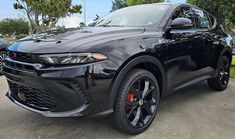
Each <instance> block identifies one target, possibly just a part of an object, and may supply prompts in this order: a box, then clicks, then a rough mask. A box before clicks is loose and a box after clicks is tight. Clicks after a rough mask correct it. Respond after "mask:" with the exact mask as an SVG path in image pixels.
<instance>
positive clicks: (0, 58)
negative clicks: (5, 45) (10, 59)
mask: <svg viewBox="0 0 235 139" xmlns="http://www.w3.org/2000/svg"><path fill="white" fill-rule="evenodd" d="M6 55H7V53H6V52H5V51H0V76H1V75H3V67H2V66H3V61H4V59H5V57H6Z"/></svg>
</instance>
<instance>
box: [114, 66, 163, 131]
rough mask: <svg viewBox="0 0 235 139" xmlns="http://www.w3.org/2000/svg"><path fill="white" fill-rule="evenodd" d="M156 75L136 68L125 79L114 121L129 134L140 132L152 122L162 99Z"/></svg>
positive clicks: (117, 101) (121, 87)
mask: <svg viewBox="0 0 235 139" xmlns="http://www.w3.org/2000/svg"><path fill="white" fill-rule="evenodd" d="M159 94H160V93H159V86H158V82H157V80H156V78H155V76H154V75H153V74H152V73H151V72H149V71H147V70H143V69H134V70H132V71H131V72H129V73H128V75H127V76H126V78H125V79H124V80H123V82H122V84H121V86H120V89H119V91H118V94H117V96H116V100H115V105H114V114H113V121H114V123H115V125H116V127H117V128H118V129H120V130H121V131H123V132H125V133H128V134H139V133H141V132H143V131H145V130H146V129H147V128H148V127H149V126H150V125H151V123H152V121H153V119H154V117H155V114H156V111H157V106H158V103H159V100H160V95H159Z"/></svg>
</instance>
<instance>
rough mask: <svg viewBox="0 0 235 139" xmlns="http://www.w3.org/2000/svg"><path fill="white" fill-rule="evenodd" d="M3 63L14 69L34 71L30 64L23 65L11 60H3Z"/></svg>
mask: <svg viewBox="0 0 235 139" xmlns="http://www.w3.org/2000/svg"><path fill="white" fill-rule="evenodd" d="M5 65H6V66H8V67H11V68H14V69H20V70H24V71H34V70H35V68H34V67H33V66H31V65H24V64H19V63H15V62H11V61H7V60H6V61H5Z"/></svg>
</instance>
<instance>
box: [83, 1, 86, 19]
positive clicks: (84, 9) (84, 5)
mask: <svg viewBox="0 0 235 139" xmlns="http://www.w3.org/2000/svg"><path fill="white" fill-rule="evenodd" d="M83 7H84V8H83V12H84V23H85V24H86V0H84V1H83Z"/></svg>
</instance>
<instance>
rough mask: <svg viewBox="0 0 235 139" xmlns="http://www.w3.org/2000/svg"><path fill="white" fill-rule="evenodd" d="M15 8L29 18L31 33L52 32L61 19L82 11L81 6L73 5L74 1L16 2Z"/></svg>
mask: <svg viewBox="0 0 235 139" xmlns="http://www.w3.org/2000/svg"><path fill="white" fill-rule="evenodd" d="M13 6H14V8H15V9H17V10H20V11H22V12H23V13H24V14H25V15H26V16H27V18H28V21H29V28H30V33H32V32H33V31H34V30H35V29H36V30H37V31H46V30H50V29H51V28H53V27H55V25H56V23H57V22H58V20H59V19H60V18H62V17H66V16H70V15H72V14H74V13H81V9H82V6H81V5H72V0H15V3H14V5H13Z"/></svg>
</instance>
